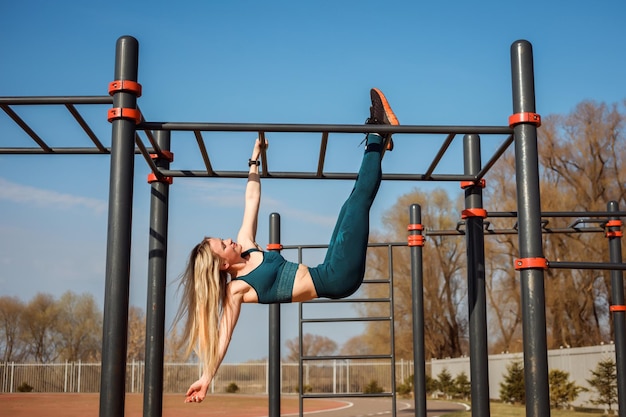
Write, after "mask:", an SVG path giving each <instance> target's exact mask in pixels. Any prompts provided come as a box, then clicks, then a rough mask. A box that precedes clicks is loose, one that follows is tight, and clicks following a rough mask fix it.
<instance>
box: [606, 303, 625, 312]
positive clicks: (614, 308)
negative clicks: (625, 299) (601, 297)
mask: <svg viewBox="0 0 626 417" xmlns="http://www.w3.org/2000/svg"><path fill="white" fill-rule="evenodd" d="M609 311H610V312H612V313H614V312H616V311H626V306H624V305H612V306H609Z"/></svg>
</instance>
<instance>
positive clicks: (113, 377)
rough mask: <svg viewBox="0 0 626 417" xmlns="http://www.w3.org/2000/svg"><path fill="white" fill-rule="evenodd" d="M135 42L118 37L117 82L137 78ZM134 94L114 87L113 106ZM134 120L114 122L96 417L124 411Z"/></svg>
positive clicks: (128, 102)
mask: <svg viewBox="0 0 626 417" xmlns="http://www.w3.org/2000/svg"><path fill="white" fill-rule="evenodd" d="M138 56H139V43H138V42H137V40H136V39H134V38H132V37H130V36H124V37H121V38H119V39H118V41H117V47H116V51H115V80H131V81H137V72H138ZM136 104H137V97H136V95H135V94H133V93H129V92H124V91H118V92H116V93H115V94H113V107H114V108H132V109H135V108H136ZM134 151H135V121H133V120H128V119H124V118H120V119H115V120H113V121H112V138H111V176H110V182H109V220H108V222H109V223H108V230H107V260H106V277H105V293H104V321H103V335H102V375H101V381H100V417H119V416H123V415H124V398H125V396H124V390H125V387H126V351H127V345H126V342H127V331H128V295H129V283H130V244H131V219H132V207H133V178H134V168H135V166H134V162H135V160H134V157H135V153H134Z"/></svg>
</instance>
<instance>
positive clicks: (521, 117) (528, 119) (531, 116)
mask: <svg viewBox="0 0 626 417" xmlns="http://www.w3.org/2000/svg"><path fill="white" fill-rule="evenodd" d="M520 123H530V124H533V125H535V126H537V127H539V126H541V116H540V115H538V114H537V113H532V112H528V111H527V112H522V113H515V114H512V115H511V116H509V127H513V126H515V125H518V124H520Z"/></svg>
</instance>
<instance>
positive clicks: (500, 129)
mask: <svg viewBox="0 0 626 417" xmlns="http://www.w3.org/2000/svg"><path fill="white" fill-rule="evenodd" d="M137 128H138V129H141V130H170V131H171V130H180V131H195V130H197V131H204V132H265V133H268V132H274V133H275V132H289V133H296V132H309V133H319V132H322V133H323V132H328V133H370V132H373V131H376V132H377V133H423V134H451V133H454V134H483V135H510V134H511V133H513V129H511V128H510V127H508V126H415V125H400V126H391V125H376V127H375V128H373V125H342V124H291V123H287V124H285V123H193V122H143V123H140V124H139V125H138V126H137Z"/></svg>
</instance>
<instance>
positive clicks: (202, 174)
mask: <svg viewBox="0 0 626 417" xmlns="http://www.w3.org/2000/svg"><path fill="white" fill-rule="evenodd" d="M161 174H163V175H164V176H166V177H196V178H214V177H217V178H248V171H214V172H207V171H200V170H173V169H167V170H165V169H164V170H161ZM356 177H357V174H356V173H352V172H325V173H322V175H321V176H320V175H319V174H317V173H316V172H270V173H266V174H265V175H264V176H263V179H265V178H268V179H272V178H274V179H286V178H288V179H299V180H320V179H324V180H355V179H356ZM382 179H383V180H388V181H473V180H475V179H476V177H475V176H474V175H463V174H458V175H432V176H430V177H426V176H425V175H424V174H396V173H386V174H385V173H383V176H382Z"/></svg>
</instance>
